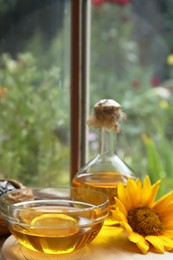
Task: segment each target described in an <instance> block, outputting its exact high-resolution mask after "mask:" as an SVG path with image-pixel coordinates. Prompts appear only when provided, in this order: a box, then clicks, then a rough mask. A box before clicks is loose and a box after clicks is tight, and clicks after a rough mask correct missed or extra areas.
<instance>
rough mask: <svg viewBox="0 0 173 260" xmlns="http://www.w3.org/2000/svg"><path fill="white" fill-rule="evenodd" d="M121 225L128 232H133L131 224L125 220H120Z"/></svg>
mask: <svg viewBox="0 0 173 260" xmlns="http://www.w3.org/2000/svg"><path fill="white" fill-rule="evenodd" d="M121 227H123V228H124V229H125V231H126V232H127V233H129V234H130V233H131V232H133V229H132V228H131V226H130V225H129V224H128V223H127V222H125V221H123V222H121Z"/></svg>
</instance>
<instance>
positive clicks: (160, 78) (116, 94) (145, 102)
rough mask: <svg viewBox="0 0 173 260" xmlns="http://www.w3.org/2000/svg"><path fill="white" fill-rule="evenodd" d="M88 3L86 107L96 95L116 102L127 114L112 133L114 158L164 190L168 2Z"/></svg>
mask: <svg viewBox="0 0 173 260" xmlns="http://www.w3.org/2000/svg"><path fill="white" fill-rule="evenodd" d="M91 2H92V5H91V13H92V15H91V62H90V74H91V78H90V109H92V107H93V105H94V104H95V103H96V102H97V101H98V100H100V99H102V98H113V99H115V100H116V101H117V102H119V103H120V104H121V106H122V110H123V111H124V112H125V113H126V115H127V118H126V120H124V121H123V122H122V124H121V132H120V134H119V135H118V153H119V155H120V157H121V158H122V159H124V160H125V161H126V162H127V163H128V164H130V166H131V167H132V168H133V169H134V171H136V174H137V176H138V177H143V176H144V175H145V174H148V175H149V176H150V177H151V180H152V181H155V180H158V179H160V178H161V179H164V180H165V182H164V184H163V190H169V189H171V188H172V187H173V182H172V172H173V162H172V159H171V158H172V156H173V154H172V145H173V143H172V130H171V129H172V115H173V110H172V104H173V95H172V90H173V88H172V86H173V85H172V65H173V55H172V51H173V38H172V28H173V26H172V10H173V3H172V1H169V0H164V1H159V0H145V1H144V2H143V3H142V4H141V1H138V0H134V1H130V0H92V1H91ZM90 131H93V129H90ZM91 133H92V132H91ZM90 136H91V135H90ZM94 142H95V140H93V135H92V140H90V153H91V154H94V153H95V152H96V150H95V146H94Z"/></svg>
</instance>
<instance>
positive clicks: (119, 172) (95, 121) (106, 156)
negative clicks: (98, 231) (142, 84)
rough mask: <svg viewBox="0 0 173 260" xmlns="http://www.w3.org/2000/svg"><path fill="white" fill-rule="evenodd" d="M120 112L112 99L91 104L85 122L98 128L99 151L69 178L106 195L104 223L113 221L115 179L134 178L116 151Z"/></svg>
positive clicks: (73, 183)
mask: <svg viewBox="0 0 173 260" xmlns="http://www.w3.org/2000/svg"><path fill="white" fill-rule="evenodd" d="M121 113H122V112H121V111H120V105H119V104H118V103H117V102H115V101H114V100H109V99H108V100H107V99H106V100H101V101H99V102H98V103H97V104H96V105H95V106H94V115H93V116H92V117H91V118H90V119H89V120H88V123H89V124H90V125H93V126H94V127H95V128H98V131H99V149H98V154H97V155H96V156H95V157H94V158H93V159H92V160H91V161H89V162H88V163H87V164H86V165H85V166H84V167H82V168H81V169H80V170H79V172H78V173H77V174H76V176H75V177H74V178H73V180H72V186H74V187H82V188H87V189H94V190H96V191H99V192H102V193H104V194H106V195H107V196H108V198H109V215H108V217H107V219H106V220H105V224H104V225H106V226H112V225H116V222H115V221H114V219H113V217H112V214H111V209H113V208H114V207H115V204H116V202H115V198H116V196H117V185H118V183H119V182H121V183H123V184H124V185H126V183H127V180H128V178H135V174H134V173H133V171H132V170H131V169H130V168H129V167H128V166H127V164H126V163H125V162H123V161H122V160H121V159H120V158H119V157H118V155H117V154H116V152H115V143H116V135H117V133H118V132H119V124H118V119H119V118H120V117H121V116H122V114H121ZM93 201H94V198H93Z"/></svg>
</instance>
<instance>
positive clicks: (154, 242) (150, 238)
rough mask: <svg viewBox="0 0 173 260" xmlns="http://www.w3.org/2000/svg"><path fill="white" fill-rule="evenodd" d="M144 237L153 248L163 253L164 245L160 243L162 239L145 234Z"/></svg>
mask: <svg viewBox="0 0 173 260" xmlns="http://www.w3.org/2000/svg"><path fill="white" fill-rule="evenodd" d="M145 239H146V240H147V241H148V242H150V243H151V244H152V245H153V246H154V247H155V248H156V250H157V251H158V252H159V253H161V254H163V253H164V246H163V243H162V240H161V239H160V238H159V237H156V236H146V237H145Z"/></svg>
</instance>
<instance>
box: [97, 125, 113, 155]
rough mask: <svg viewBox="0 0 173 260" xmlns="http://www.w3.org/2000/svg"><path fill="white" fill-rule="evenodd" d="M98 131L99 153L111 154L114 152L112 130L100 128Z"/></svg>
mask: <svg viewBox="0 0 173 260" xmlns="http://www.w3.org/2000/svg"><path fill="white" fill-rule="evenodd" d="M99 131H100V133H99V154H100V155H106V156H111V155H114V154H115V140H116V134H115V133H114V131H113V130H111V131H109V130H106V129H105V128H101V129H100V130H99Z"/></svg>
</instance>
